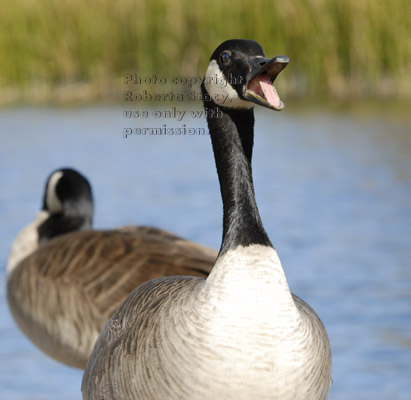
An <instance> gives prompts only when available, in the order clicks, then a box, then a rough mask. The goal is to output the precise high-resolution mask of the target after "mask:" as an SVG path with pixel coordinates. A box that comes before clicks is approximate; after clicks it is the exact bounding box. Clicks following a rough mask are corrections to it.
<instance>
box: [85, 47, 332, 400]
mask: <svg viewBox="0 0 411 400" xmlns="http://www.w3.org/2000/svg"><path fill="white" fill-rule="evenodd" d="M287 63H288V58H287V57H285V56H278V57H274V58H273V59H267V58H265V57H264V53H263V50H262V48H261V46H260V45H259V44H258V43H256V42H253V41H249V40H230V41H227V42H224V43H223V44H221V45H220V46H219V47H218V48H217V49H216V50H215V51H214V53H213V54H212V56H211V60H210V63H209V66H208V69H207V72H206V75H205V80H204V83H203V85H202V92H203V100H204V105H205V107H206V108H207V109H209V110H210V109H211V110H214V111H216V109H217V108H220V111H221V115H220V117H217V118H212V117H210V115H212V114H211V113H209V114H208V119H207V120H208V126H209V130H210V136H211V139H212V145H213V150H214V156H215V161H216V166H217V172H218V177H219V181H220V188H221V195H222V200H223V211H224V212H223V238H222V244H221V248H220V252H219V255H218V258H217V261H216V263H215V265H214V267H213V270H212V272H211V274H210V275H209V277H208V278H207V279H205V278H196V277H191V278H190V277H168V278H162V279H156V280H152V281H150V282H147V283H145V284H143V285H142V286H140V287H139V288H137V289H136V290H134V291H133V292H132V293H131V294H130V295H129V296H128V297H127V299H126V300H125V301H124V303H123V304H122V305H121V306H120V307H119V308H118V309H117V311H116V312H115V313H114V315H113V316H112V318H111V319H110V320H109V321H108V322H107V324H106V325H105V327H104V328H103V330H102V332H101V334H100V336H99V339H98V340H97V342H96V345H95V347H94V350H93V352H92V354H91V356H90V359H89V362H88V365H87V368H86V370H85V373H84V376H83V384H82V392H83V399H93V400H96V399H120V398H121V399H131V398H138V399H190V400H193V399H194V400H195V399H202V400H205V399H210V400H211V399H216V398H220V399H236V400H238V399H247V400H249V399H260V400H261V399H281V400H291V399H292V400H323V399H326V397H327V395H328V391H329V388H330V385H331V353H330V346H329V341H328V337H327V333H326V330H325V328H324V326H323V324H322V323H321V321H320V319H319V318H318V316H317V315H316V313H315V312H314V310H313V309H312V308H310V306H308V305H307V304H306V303H305V302H304V301H302V300H301V299H299V298H298V297H297V296H295V295H293V294H292V293H291V292H290V290H289V287H288V284H287V280H286V277H285V274H284V271H283V269H282V266H281V263H280V260H279V258H278V256H277V253H276V251H275V249H274V248H273V246H272V244H271V242H270V240H269V238H268V236H267V234H266V232H265V230H264V227H263V224H262V222H261V219H260V215H259V213H258V209H257V205H256V202H255V198H254V189H253V182H252V174H251V156H252V147H253V126H254V115H253V107H252V106H253V103H256V104H260V105H262V106H265V107H268V108H270V109H274V110H281V109H282V108H283V103H282V102H281V101H280V98H279V97H278V95H277V92H276V90H275V88H274V87H273V86H272V83H273V81H274V79H275V78H276V76H277V75H278V73H279V72H280V71H281V70H282V69H283V68H284V67H285V66H286V65H287ZM213 115H214V116H215V115H218V113H214V114H213Z"/></svg>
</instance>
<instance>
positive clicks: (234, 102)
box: [204, 60, 253, 109]
mask: <svg viewBox="0 0 411 400" xmlns="http://www.w3.org/2000/svg"><path fill="white" fill-rule="evenodd" d="M204 87H205V88H206V90H207V92H208V94H209V95H210V97H211V99H212V100H213V101H214V103H216V104H217V105H219V106H222V107H227V108H247V109H248V108H251V107H253V103H251V102H249V101H246V100H243V99H241V98H240V97H239V96H238V93H237V92H236V91H235V90H234V88H233V87H232V86H231V85H230V83H229V81H228V80H227V79H226V77H225V76H224V74H223V73H222V71H221V69H220V67H219V66H218V64H217V62H216V61H215V60H211V61H210V64H208V68H207V71H206V74H205V77H204Z"/></svg>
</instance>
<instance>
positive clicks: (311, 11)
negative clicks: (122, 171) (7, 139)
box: [0, 0, 411, 103]
mask: <svg viewBox="0 0 411 400" xmlns="http://www.w3.org/2000/svg"><path fill="white" fill-rule="evenodd" d="M0 26H1V29H0V60H2V61H1V62H0V88H1V94H0V102H2V103H7V102H13V101H21V100H23V101H28V102H36V101H42V100H53V99H56V98H57V99H59V98H60V97H61V98H62V99H64V97H65V96H66V97H67V96H68V97H70V96H72V97H73V98H76V96H77V97H78V98H84V99H89V100H95V99H102V98H106V99H113V98H114V99H119V98H120V99H121V97H119V93H120V92H121V90H122V89H123V87H122V81H123V77H124V74H125V73H130V72H136V73H138V74H139V75H140V76H153V75H157V76H163V77H167V78H171V77H178V76H201V75H203V73H204V66H205V65H206V64H207V63H208V57H209V54H210V51H212V50H213V49H214V48H215V47H216V45H218V44H219V43H220V42H221V41H223V40H225V39H228V38H234V37H242V38H252V39H254V40H257V41H258V42H260V43H261V44H262V45H263V47H264V49H265V51H266V53H267V55H275V54H281V53H283V54H287V55H288V56H289V57H290V58H291V60H292V64H290V66H289V67H288V68H287V70H286V72H285V73H284V75H283V76H282V81H281V85H282V88H281V91H282V93H286V94H287V95H289V96H291V95H294V96H300V97H302V96H304V97H306V96H309V97H315V96H322V97H324V98H330V97H337V98H345V99H347V98H364V97H377V96H384V97H387V98H410V97H411V78H410V71H411V2H410V1H409V0H378V1H376V0H334V1H333V0H293V1H281V2H280V1H276V0H256V1H253V2H250V1H246V0H237V1H235V2H222V1H220V0H209V1H208V2H203V1H202V0H180V1H176V0H153V1H144V0H118V1H112V0H87V1H84V0H60V1H54V0H13V1H10V2H7V5H3V6H2V7H1V8H0ZM279 85H280V83H279Z"/></svg>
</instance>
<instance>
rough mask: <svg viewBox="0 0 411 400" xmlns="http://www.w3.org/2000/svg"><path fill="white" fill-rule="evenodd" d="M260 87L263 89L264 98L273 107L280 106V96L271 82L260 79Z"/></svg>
mask: <svg viewBox="0 0 411 400" xmlns="http://www.w3.org/2000/svg"><path fill="white" fill-rule="evenodd" d="M260 86H261V89H263V92H264V95H265V98H266V100H267V101H268V102H269V103H270V104H271V105H272V106H274V107H279V106H280V98H279V97H278V94H277V92H276V90H275V89H274V87H273V85H271V83H267V82H264V81H263V80H261V81H260Z"/></svg>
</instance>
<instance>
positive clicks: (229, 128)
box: [203, 88, 272, 255]
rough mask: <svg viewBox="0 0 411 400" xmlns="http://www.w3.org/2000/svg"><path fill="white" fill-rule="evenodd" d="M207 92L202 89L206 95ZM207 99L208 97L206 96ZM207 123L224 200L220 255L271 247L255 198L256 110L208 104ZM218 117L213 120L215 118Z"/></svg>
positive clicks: (211, 102) (210, 102) (208, 102)
mask: <svg viewBox="0 0 411 400" xmlns="http://www.w3.org/2000/svg"><path fill="white" fill-rule="evenodd" d="M204 91H205V89H204V88H203V95H204V94H205V93H204ZM203 97H206V96H203ZM204 106H205V107H206V109H208V110H211V109H214V110H215V112H214V113H207V115H208V117H207V123H208V127H209V130H210V136H211V141H212V144H213V150H214V157H215V161H216V167H217V173H218V178H219V181H220V190H221V196H222V199H223V209H224V214H223V240H222V244H221V249H220V255H221V254H223V253H225V252H226V251H227V250H229V249H234V248H236V247H238V246H240V245H241V246H249V245H251V244H261V245H265V246H272V244H271V242H270V239H269V238H268V236H267V234H266V232H265V230H264V227H263V224H262V222H261V218H260V214H259V212H258V208H257V204H256V201H255V196H254V186H253V178H252V171H251V157H252V150H253V139H254V112H253V109H252V108H251V109H238V110H231V109H228V108H220V107H219V111H220V112H216V111H217V106H216V104H215V103H214V102H213V101H211V100H205V101H204ZM216 115H218V117H214V118H213V117H210V116H216Z"/></svg>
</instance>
